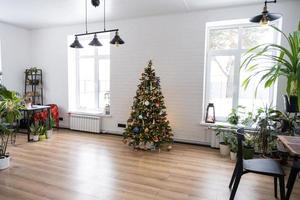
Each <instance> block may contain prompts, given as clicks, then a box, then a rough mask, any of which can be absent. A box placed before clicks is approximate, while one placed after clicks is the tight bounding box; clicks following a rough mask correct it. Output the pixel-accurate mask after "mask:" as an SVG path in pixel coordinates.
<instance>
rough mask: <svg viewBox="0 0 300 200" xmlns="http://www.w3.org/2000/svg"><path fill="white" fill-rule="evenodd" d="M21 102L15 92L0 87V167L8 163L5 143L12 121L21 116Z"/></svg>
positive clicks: (10, 132)
mask: <svg viewBox="0 0 300 200" xmlns="http://www.w3.org/2000/svg"><path fill="white" fill-rule="evenodd" d="M21 102H22V100H21V99H20V98H19V97H18V96H17V93H16V92H14V91H9V90H7V89H6V88H5V87H2V86H1V87H0V169H6V168H8V167H9V164H10V156H9V154H8V153H7V144H8V140H9V137H10V136H11V134H12V133H13V131H14V129H13V125H14V122H15V121H16V120H17V119H20V117H21V111H20V110H21V109H22V108H23V106H22V105H21Z"/></svg>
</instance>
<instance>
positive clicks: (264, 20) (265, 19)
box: [250, 1, 281, 25]
mask: <svg viewBox="0 0 300 200" xmlns="http://www.w3.org/2000/svg"><path fill="white" fill-rule="evenodd" d="M267 3H269V2H265V6H264V9H263V12H262V13H261V14H260V15H257V16H255V17H252V18H251V19H250V22H253V23H260V24H262V25H267V24H268V23H269V22H270V21H275V20H277V19H279V18H281V15H280V14H275V13H269V11H268V8H267ZM274 3H276V1H275V2H274Z"/></svg>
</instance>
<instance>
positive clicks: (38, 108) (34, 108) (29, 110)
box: [22, 105, 51, 142]
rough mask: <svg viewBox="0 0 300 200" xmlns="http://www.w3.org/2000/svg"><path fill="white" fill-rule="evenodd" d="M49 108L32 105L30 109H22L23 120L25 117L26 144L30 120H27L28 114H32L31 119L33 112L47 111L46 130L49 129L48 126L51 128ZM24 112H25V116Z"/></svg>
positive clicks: (28, 138)
mask: <svg viewBox="0 0 300 200" xmlns="http://www.w3.org/2000/svg"><path fill="white" fill-rule="evenodd" d="M50 108H51V106H44V105H32V107H31V108H25V109H22V111H23V112H24V118H25V117H27V140H28V142H30V120H29V116H30V113H31V114H32V117H33V115H34V113H35V112H40V111H43V110H45V109H47V112H48V123H47V125H48V127H47V129H50V126H51V122H50V115H51V109H50ZM25 112H26V115H25Z"/></svg>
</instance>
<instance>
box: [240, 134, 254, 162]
mask: <svg viewBox="0 0 300 200" xmlns="http://www.w3.org/2000/svg"><path fill="white" fill-rule="evenodd" d="M243 145H244V146H243V154H244V159H252V158H253V156H254V152H255V150H254V136H253V135H251V134H248V133H247V134H245V141H244V144H243Z"/></svg>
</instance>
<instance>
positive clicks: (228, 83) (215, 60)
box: [208, 56, 234, 119]
mask: <svg viewBox="0 0 300 200" xmlns="http://www.w3.org/2000/svg"><path fill="white" fill-rule="evenodd" d="M209 71H210V75H209V83H208V87H209V98H208V101H209V102H210V103H214V105H215V110H216V118H217V119H218V118H225V117H226V116H227V115H228V114H229V113H230V111H231V108H232V97H233V78H234V56H213V57H212V58H211V65H210V70H209Z"/></svg>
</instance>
